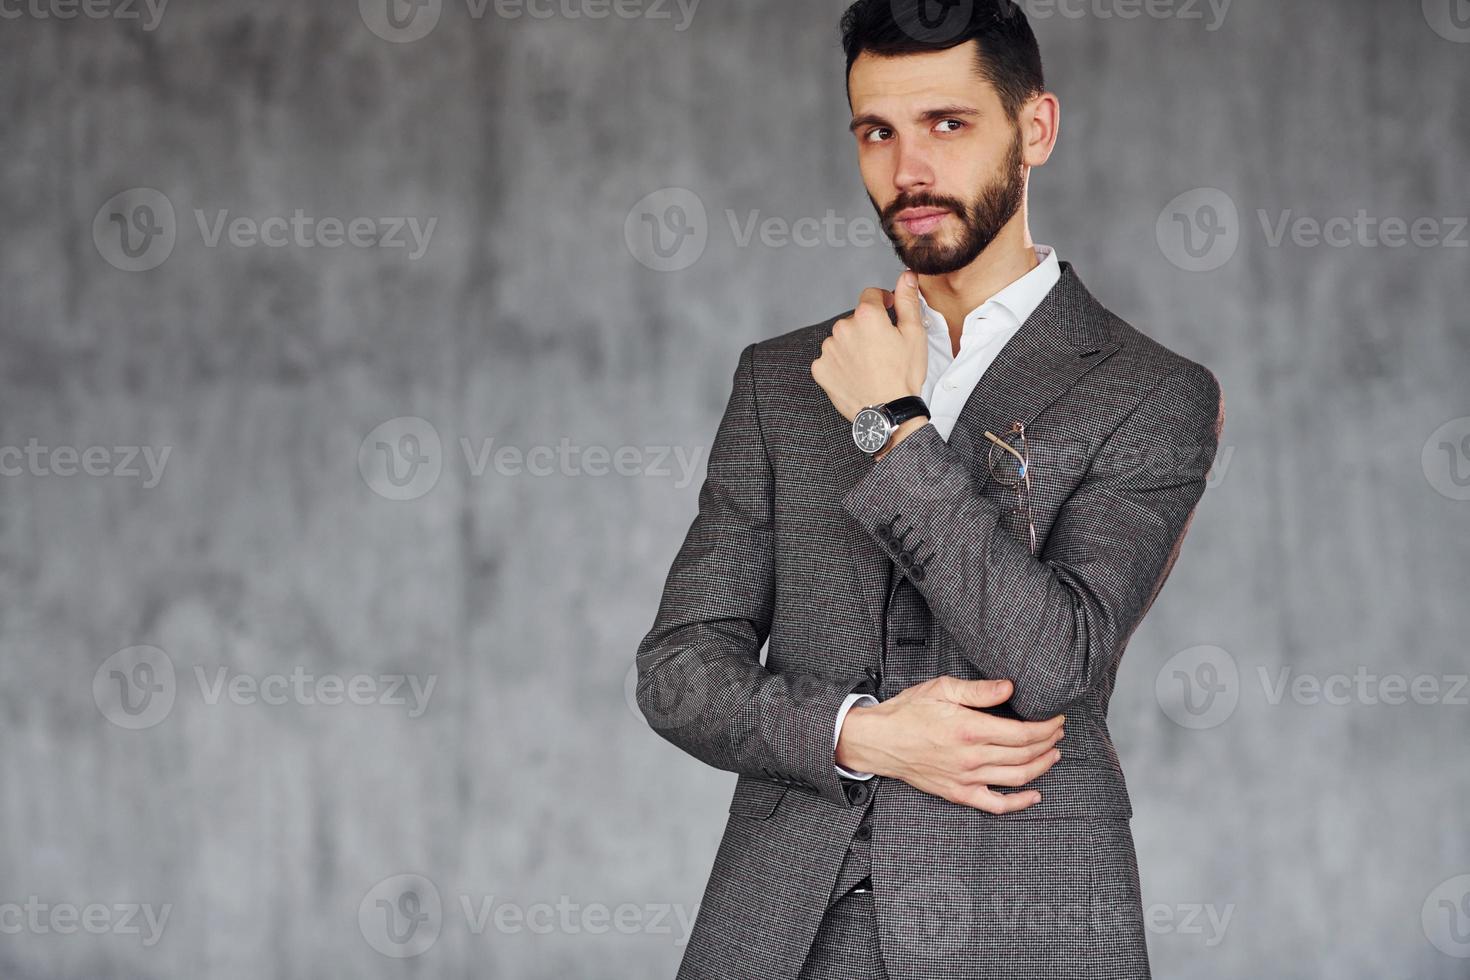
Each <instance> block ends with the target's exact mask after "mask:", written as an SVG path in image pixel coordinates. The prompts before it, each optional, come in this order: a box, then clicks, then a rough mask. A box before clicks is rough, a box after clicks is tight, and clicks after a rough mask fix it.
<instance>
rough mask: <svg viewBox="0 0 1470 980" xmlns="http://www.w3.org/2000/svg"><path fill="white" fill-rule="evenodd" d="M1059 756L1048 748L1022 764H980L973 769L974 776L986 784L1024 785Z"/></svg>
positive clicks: (1054, 750)
mask: <svg viewBox="0 0 1470 980" xmlns="http://www.w3.org/2000/svg"><path fill="white" fill-rule="evenodd" d="M1061 757H1062V754H1061V753H1060V752H1058V751H1057V750H1056V749H1050V750H1048V751H1047V752H1045V753H1043V754H1042V755H1039V756H1037V757H1036V758H1035V759H1033V760H1031V761H1030V762H1028V763H1026V764H1025V765H1022V766H981V767H980V768H979V769H976V770H975V772H974V777H975V780H976V782H981V783H984V784H985V785H986V786H1025V785H1026V784H1027V783H1029V782H1031V781H1032V780H1033V779H1039V778H1040V777H1041V775H1042V774H1043V773H1045V772H1046V771H1047V770H1048V769H1050V768H1051V767H1052V766H1054V765H1056V763H1057V760H1058V759H1060V758H1061Z"/></svg>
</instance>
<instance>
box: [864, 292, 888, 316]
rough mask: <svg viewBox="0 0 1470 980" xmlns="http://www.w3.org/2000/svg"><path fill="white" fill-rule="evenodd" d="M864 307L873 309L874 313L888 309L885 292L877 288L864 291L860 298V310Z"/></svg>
mask: <svg viewBox="0 0 1470 980" xmlns="http://www.w3.org/2000/svg"><path fill="white" fill-rule="evenodd" d="M864 306H870V307H872V308H873V310H874V312H881V311H884V310H886V309H888V303H887V301H886V300H885V299H884V290H881V289H879V288H878V287H877V286H869V287H868V288H867V289H864V290H863V292H862V295H861V296H859V297H858V308H859V309H861V308H862V307H864Z"/></svg>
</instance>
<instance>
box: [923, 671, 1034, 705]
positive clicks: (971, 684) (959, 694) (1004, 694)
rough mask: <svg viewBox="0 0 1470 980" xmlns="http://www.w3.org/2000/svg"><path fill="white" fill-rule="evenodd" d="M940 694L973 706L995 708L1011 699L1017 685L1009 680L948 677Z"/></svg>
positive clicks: (955, 701)
mask: <svg viewBox="0 0 1470 980" xmlns="http://www.w3.org/2000/svg"><path fill="white" fill-rule="evenodd" d="M944 681H945V683H944V684H943V685H942V687H941V690H940V696H941V697H944V698H947V699H949V700H951V701H953V702H954V703H955V704H963V705H968V706H969V707H971V708H993V707H995V706H996V705H998V704H1005V703H1006V702H1007V701H1008V700H1010V697H1011V693H1012V691H1013V690H1014V689H1015V685H1014V684H1012V683H1011V682H1010V681H1007V680H999V681H990V680H964V679H963V678H959V677H946V678H945V679H944Z"/></svg>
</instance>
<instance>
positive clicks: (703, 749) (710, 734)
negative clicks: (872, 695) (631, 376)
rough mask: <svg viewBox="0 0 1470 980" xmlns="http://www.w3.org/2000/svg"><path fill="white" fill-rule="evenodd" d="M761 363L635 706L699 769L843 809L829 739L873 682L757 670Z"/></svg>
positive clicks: (762, 517) (685, 550)
mask: <svg viewBox="0 0 1470 980" xmlns="http://www.w3.org/2000/svg"><path fill="white" fill-rule="evenodd" d="M754 357H755V353H754V345H751V346H748V347H746V348H745V349H744V350H743V351H742V352H741V354H740V359H739V362H738V365H737V367H736V369H735V376H734V384H733V387H732V390H731V392H730V400H729V404H728V405H727V406H726V408H725V413H724V417H723V418H722V419H721V421H720V424H719V428H718V430H717V431H716V434H715V440H714V444H713V446H711V448H710V453H709V461H708V468H707V476H706V478H705V481H704V483H703V485H702V486H701V488H700V491H699V512H698V514H697V516H696V517H695V518H694V522H693V524H692V525H691V526H690V528H689V532H688V534H687V535H686V536H685V538H684V543H683V545H682V546H681V547H680V548H679V551H678V554H677V555H676V556H675V558H674V563H673V567H672V568H671V569H670V571H669V574H668V579H667V581H666V583H665V585H664V591H663V598H662V600H661V601H660V603H659V607H658V612H657V615H656V616H655V619H654V623H653V628H652V629H651V630H650V631H649V633H648V635H647V636H646V637H644V639H643V641H642V642H641V643H640V644H639V646H638V651H637V672H638V684H637V699H638V705H639V708H640V710H641V711H642V712H643V715H644V717H645V718H646V719H647V720H648V722H649V724H650V726H651V727H652V728H653V729H654V730H655V731H656V732H658V734H659V735H661V736H662V737H664V738H665V739H667V740H668V741H670V742H672V743H673V744H674V745H676V746H678V747H679V748H680V749H683V750H684V751H685V752H688V753H689V754H690V755H692V756H694V757H695V758H696V759H699V760H700V761H702V762H705V763H708V764H709V765H711V766H714V767H716V768H718V769H724V770H728V771H730V772H736V773H742V774H744V775H748V776H753V777H755V778H757V779H767V780H771V781H773V782H777V783H780V784H782V785H787V786H789V787H791V788H793V789H796V790H799V791H802V792H806V793H811V794H813V795H816V796H819V797H821V798H823V799H825V800H828V801H830V802H832V803H836V804H838V805H840V806H844V807H846V806H849V805H850V804H849V802H848V799H847V796H846V793H845V791H844V786H845V785H846V780H844V779H843V778H842V777H841V776H840V775H839V774H838V772H837V768H836V764H835V760H834V753H833V744H832V743H833V737H832V733H833V731H834V729H835V726H836V721H837V713H838V711H839V710H840V709H841V707H842V702H843V700H844V699H845V698H846V696H847V695H848V694H850V693H852V692H853V691H854V690H855V689H856V687H857V686H859V684H860V683H861V682H862V681H863V680H865V679H866V678H863V677H861V676H859V677H857V678H853V679H852V681H851V682H841V681H835V680H832V679H829V678H824V677H820V676H816V675H812V674H806V673H801V672H796V671H790V670H777V671H770V670H767V669H766V668H765V667H764V666H762V665H761V662H760V650H761V647H762V646H763V645H764V644H765V641H766V638H767V636H768V635H769V634H770V630H771V616H772V610H773V604H774V597H775V566H774V557H775V556H774V547H775V539H774V526H773V520H772V508H773V498H774V493H773V482H772V473H771V467H770V462H769V459H768V458H767V455H766V450H765V443H764V441H763V436H762V433H761V429H760V418H759V409H758V407H757V404H756V397H755V384H754V374H753V361H754Z"/></svg>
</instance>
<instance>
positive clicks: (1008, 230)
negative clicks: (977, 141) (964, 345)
mask: <svg viewBox="0 0 1470 980" xmlns="http://www.w3.org/2000/svg"><path fill="white" fill-rule="evenodd" d="M1016 219H1017V220H1013V221H1012V222H1011V223H1010V224H1008V225H1006V227H1005V228H1003V229H1001V233H1000V234H999V235H997V236H996V238H995V241H993V242H991V243H990V245H989V246H987V247H986V249H985V251H983V252H981V253H980V254H979V255H978V256H977V257H976V258H975V261H973V262H971V263H970V264H969V265H967V266H965V267H964V268H963V269H960V270H958V271H956V272H951V273H949V274H948V275H943V276H920V277H919V291H920V292H922V293H923V294H924V302H926V303H928V304H929V308H930V309H932V310H933V311H934V312H935V313H938V314H939V315H940V316H942V317H944V321H945V323H946V324H948V326H949V342H950V347H951V349H952V350H953V351H954V352H955V354H956V355H958V353H959V349H960V334H961V333H962V332H963V331H964V327H965V317H967V316H969V315H970V313H971V312H972V311H974V309H975V308H976V307H978V306H980V305H982V304H984V303H985V302H987V301H988V300H989V299H990V298H991V297H992V296H994V295H995V294H996V293H998V292H1000V291H1001V290H1002V289H1004V288H1005V287H1007V286H1009V285H1010V284H1011V283H1013V282H1015V281H1016V280H1017V279H1019V278H1021V277H1022V276H1024V275H1025V274H1026V273H1028V272H1030V271H1031V270H1032V269H1034V268H1036V267H1037V265H1039V264H1040V262H1039V260H1038V259H1037V258H1036V246H1035V243H1034V242H1032V240H1031V231H1030V229H1029V228H1028V227H1027V226H1026V221H1025V213H1024V212H1021V213H1018V214H1017V215H1016Z"/></svg>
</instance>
